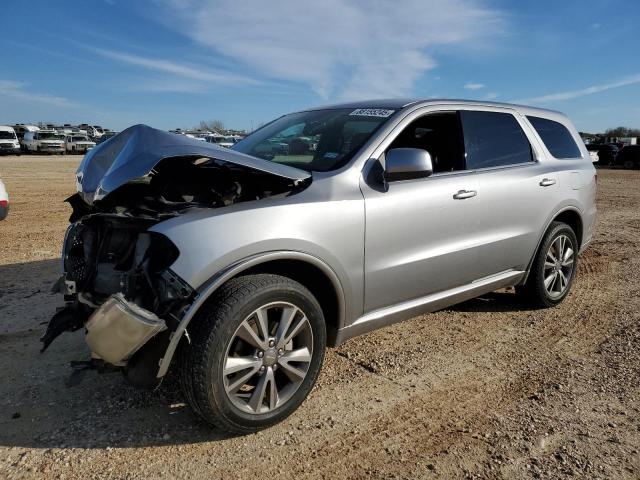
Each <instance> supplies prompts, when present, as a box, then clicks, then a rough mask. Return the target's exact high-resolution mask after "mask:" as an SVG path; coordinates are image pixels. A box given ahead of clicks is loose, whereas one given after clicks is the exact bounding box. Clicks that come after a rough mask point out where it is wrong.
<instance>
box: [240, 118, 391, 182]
mask: <svg viewBox="0 0 640 480" xmlns="http://www.w3.org/2000/svg"><path fill="white" fill-rule="evenodd" d="M394 112H395V111H394V110H386V109H365V108H357V109H353V108H344V109H331V110H313V111H309V112H300V113H292V114H290V115H285V116H284V117H281V118H279V119H277V120H275V121H273V122H271V123H269V124H268V125H266V126H264V127H262V128H261V129H259V130H257V131H255V132H254V133H252V134H251V135H249V136H248V137H246V138H244V139H242V140H240V141H239V142H238V143H236V144H235V145H234V146H233V147H232V149H233V150H236V151H239V152H242V153H246V154H248V155H253V156H254V157H259V158H263V159H265V160H270V161H272V162H276V163H281V164H284V165H289V166H292V167H297V168H301V169H303V170H307V171H317V172H327V171H330V170H335V169H338V168H340V167H342V166H344V165H346V164H347V163H348V162H349V160H351V158H352V157H353V155H355V154H356V152H357V151H358V150H359V149H360V147H362V145H364V143H365V142H366V141H367V140H369V138H371V136H372V135H373V134H374V133H375V132H376V130H378V128H380V126H381V125H382V124H384V123H385V122H386V121H387V120H389V118H390V117H391V116H392V114H393V113H394Z"/></svg>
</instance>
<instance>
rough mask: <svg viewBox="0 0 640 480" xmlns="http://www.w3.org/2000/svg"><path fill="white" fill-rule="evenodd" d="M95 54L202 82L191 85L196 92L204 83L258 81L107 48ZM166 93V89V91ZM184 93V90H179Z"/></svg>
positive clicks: (100, 49) (250, 82)
mask: <svg viewBox="0 0 640 480" xmlns="http://www.w3.org/2000/svg"><path fill="white" fill-rule="evenodd" d="M90 50H92V51H93V52H95V53H97V54H98V55H101V56H103V57H106V58H110V59H112V60H116V61H118V62H122V63H126V64H128V65H133V66H136V67H140V68H144V69H148V70H154V71H157V72H162V73H165V74H169V75H171V76H174V77H180V78H185V79H188V80H191V81H197V82H201V83H200V84H193V83H192V84H191V85H192V87H193V90H194V91H202V88H203V85H202V83H216V84H220V83H223V84H238V83H242V84H256V83H258V82H257V81H256V80H253V79H250V78H248V77H244V76H242V75H236V74H233V73H228V72H222V71H217V70H212V69H208V68H202V67H199V66H194V65H187V64H183V63H177V62H174V61H171V60H165V59H158V58H149V57H143V56H141V55H134V54H131V53H126V52H121V51H117V50H109V49H105V48H90ZM169 85H170V84H169V83H167V82H165V86H166V87H169ZM164 90H165V91H166V89H164ZM179 90H180V91H184V89H182V88H181V89H179Z"/></svg>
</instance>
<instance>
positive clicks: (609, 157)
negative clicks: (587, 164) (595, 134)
mask: <svg viewBox="0 0 640 480" xmlns="http://www.w3.org/2000/svg"><path fill="white" fill-rule="evenodd" d="M586 147H587V150H588V151H589V153H590V154H591V152H596V153H597V154H598V158H599V163H600V165H613V162H614V160H615V158H616V155H617V153H618V150H619V149H618V147H617V146H616V145H610V144H608V143H590V144H588V145H587V146H586Z"/></svg>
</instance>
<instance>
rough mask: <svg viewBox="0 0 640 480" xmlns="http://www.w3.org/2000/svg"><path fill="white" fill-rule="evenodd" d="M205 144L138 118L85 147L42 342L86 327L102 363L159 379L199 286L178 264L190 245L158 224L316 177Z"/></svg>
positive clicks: (137, 378)
mask: <svg viewBox="0 0 640 480" xmlns="http://www.w3.org/2000/svg"><path fill="white" fill-rule="evenodd" d="M203 143H204V142H198V141H195V140H192V139H188V138H186V137H182V136H179V135H175V134H171V133H167V132H161V131H159V130H154V129H151V128H149V127H146V126H135V127H131V128H129V129H127V130H125V131H124V132H122V133H121V134H119V135H117V136H115V137H113V138H111V139H109V140H108V141H106V142H104V143H103V144H101V145H99V146H98V147H96V148H95V149H93V150H92V151H91V152H89V154H87V156H85V158H84V159H83V161H82V163H81V165H80V167H79V168H78V172H77V180H78V193H76V194H75V195H73V196H72V197H70V198H69V199H67V201H68V202H69V203H70V204H71V206H72V208H73V213H72V215H71V218H70V221H71V225H70V226H69V228H68V229H67V232H66V235H65V240H64V245H63V254H62V263H63V274H62V276H61V277H60V279H59V280H58V282H57V283H56V285H55V286H54V290H55V291H58V292H61V293H62V294H63V295H64V301H65V306H64V307H63V308H61V309H59V310H58V311H57V312H56V314H55V315H54V316H53V318H52V319H51V321H50V322H49V325H48V327H47V330H46V332H45V334H44V335H43V337H42V339H41V340H42V342H43V348H42V351H44V350H45V349H46V348H47V347H48V346H49V345H50V344H51V342H52V341H53V340H54V339H55V338H56V337H57V336H59V335H60V334H61V333H63V332H65V331H75V330H78V329H80V328H83V327H84V328H85V329H86V332H87V334H86V341H87V344H88V345H89V347H90V349H91V351H92V359H93V361H94V362H104V363H106V364H109V365H113V366H116V367H123V368H124V371H125V375H126V377H127V378H128V379H129V380H130V381H131V382H132V383H134V384H137V385H140V386H145V387H151V386H154V385H155V384H156V383H157V381H158V379H157V373H158V364H159V361H160V360H161V359H162V356H163V354H164V352H165V350H166V348H167V346H168V344H169V340H170V338H171V335H172V333H173V332H174V331H175V330H176V329H177V328H178V325H179V324H180V321H181V319H182V317H183V315H184V313H185V311H186V310H187V309H188V308H189V306H190V305H191V304H192V303H193V301H194V299H195V297H196V291H195V290H194V288H193V287H192V286H190V285H189V284H188V283H186V282H185V281H184V280H182V279H181V278H180V277H179V276H178V275H176V274H175V273H174V272H173V271H172V270H171V268H170V267H171V265H172V264H173V263H174V262H175V260H176V259H177V258H178V256H179V255H188V254H189V252H180V251H178V249H177V247H176V246H175V245H174V244H173V243H172V242H171V241H170V240H169V239H168V238H167V237H165V236H164V235H162V234H160V233H156V232H151V231H149V228H150V227H152V226H153V225H156V224H157V223H159V222H162V221H164V220H168V219H170V218H173V217H175V216H178V215H183V214H185V213H187V212H189V211H192V210H193V209H202V208H207V209H212V208H221V207H226V206H229V205H232V204H235V203H239V202H244V201H251V200H259V199H261V198H266V197H273V196H286V195H291V194H292V193H295V192H296V191H299V190H301V189H303V188H305V186H306V185H308V183H309V180H310V177H309V175H308V174H307V173H306V172H302V171H300V170H297V169H294V168H291V167H285V166H283V165H277V164H271V163H270V162H268V161H265V160H261V159H257V158H254V157H249V156H246V155H242V154H239V153H236V152H232V151H229V150H223V149H221V148H218V147H216V146H213V145H208V144H205V145H202V144H203Z"/></svg>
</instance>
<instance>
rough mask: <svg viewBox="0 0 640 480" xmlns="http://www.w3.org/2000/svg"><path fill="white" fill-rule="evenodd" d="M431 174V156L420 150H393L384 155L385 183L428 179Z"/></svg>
mask: <svg viewBox="0 0 640 480" xmlns="http://www.w3.org/2000/svg"><path fill="white" fill-rule="evenodd" d="M432 173H433V165H432V163H431V155H430V154H429V152H427V151H426V150H422V149H420V148H394V149H392V150H389V151H388V152H387V154H386V155H385V169H384V179H385V180H386V181H387V182H395V181H398V180H411V179H414V178H424V177H428V176H429V175H431V174H432Z"/></svg>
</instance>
